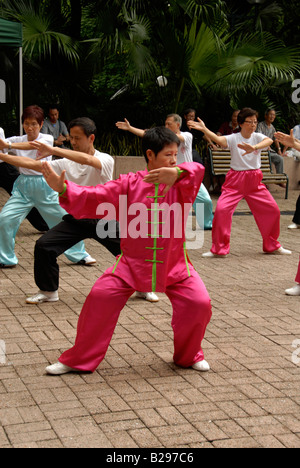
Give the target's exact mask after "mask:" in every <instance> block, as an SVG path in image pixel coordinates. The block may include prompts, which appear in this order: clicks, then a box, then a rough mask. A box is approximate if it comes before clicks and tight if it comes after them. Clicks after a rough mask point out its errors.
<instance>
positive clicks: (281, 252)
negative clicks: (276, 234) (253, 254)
mask: <svg viewBox="0 0 300 468" xmlns="http://www.w3.org/2000/svg"><path fill="white" fill-rule="evenodd" d="M270 253H271V254H273V255H292V252H291V251H290V250H287V249H284V248H283V247H279V249H277V250H274V252H270Z"/></svg>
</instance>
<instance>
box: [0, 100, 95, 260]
mask: <svg viewBox="0 0 300 468" xmlns="http://www.w3.org/2000/svg"><path fill="white" fill-rule="evenodd" d="M43 121H44V112H43V110H42V109H41V108H40V107H38V106H30V107H27V108H26V109H25V110H24V113H23V116H22V122H23V127H24V130H25V133H26V135H24V136H21V137H12V138H8V139H7V140H5V141H3V140H0V149H1V150H8V151H13V152H14V153H16V154H17V155H18V156H26V157H29V158H32V159H35V158H36V153H37V152H36V150H32V149H31V147H30V144H29V143H28V142H30V141H35V140H38V141H44V142H45V143H48V144H50V145H51V146H53V137H52V136H50V135H44V134H41V133H40V130H41V128H42V125H43ZM50 159H51V157H50ZM33 207H35V208H37V209H38V211H39V212H40V214H41V216H42V217H43V218H44V220H45V221H46V223H47V224H48V226H49V228H50V229H51V228H52V227H54V226H56V225H57V224H58V223H59V222H61V220H62V218H63V216H65V215H66V214H67V213H66V211H65V210H64V209H63V208H61V206H60V205H59V202H58V196H57V193H56V192H54V191H53V190H52V189H51V188H50V187H49V186H48V184H47V183H46V181H45V179H44V178H43V176H42V175H41V174H40V173H38V172H35V171H33V170H31V169H25V168H20V176H19V177H18V179H17V180H16V182H15V184H14V187H13V192H12V196H11V197H10V199H9V200H8V202H7V203H6V204H5V206H4V207H3V209H2V211H1V213H0V268H9V267H13V266H15V265H17V264H18V259H17V257H16V254H15V237H16V234H17V232H18V229H19V227H20V225H21V223H22V222H23V221H24V219H25V218H26V216H27V214H28V213H29V212H30V211H31V209H32V208H33ZM65 255H66V257H67V258H68V259H69V260H70V261H71V262H73V263H78V262H82V261H84V260H85V259H86V258H90V257H89V254H88V253H87V252H86V251H85V246H84V242H80V243H78V244H76V245H75V246H74V247H72V248H71V249H69V250H67V251H66V252H65Z"/></svg>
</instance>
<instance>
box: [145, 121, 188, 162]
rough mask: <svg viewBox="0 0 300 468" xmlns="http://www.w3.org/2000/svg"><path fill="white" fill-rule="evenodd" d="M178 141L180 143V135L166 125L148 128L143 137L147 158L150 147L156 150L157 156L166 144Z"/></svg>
mask: <svg viewBox="0 0 300 468" xmlns="http://www.w3.org/2000/svg"><path fill="white" fill-rule="evenodd" d="M171 143H176V144H177V146H179V145H180V140H179V138H178V136H177V135H176V134H175V133H174V132H172V130H170V129H169V128H166V127H154V128H150V129H149V130H146V132H145V135H144V136H143V139H142V147H143V153H144V156H145V159H146V161H147V163H148V162H149V161H148V157H147V151H148V150H149V149H150V150H152V151H153V152H154V154H155V156H157V155H158V153H160V151H162V150H163V149H164V147H165V146H166V145H169V144H171Z"/></svg>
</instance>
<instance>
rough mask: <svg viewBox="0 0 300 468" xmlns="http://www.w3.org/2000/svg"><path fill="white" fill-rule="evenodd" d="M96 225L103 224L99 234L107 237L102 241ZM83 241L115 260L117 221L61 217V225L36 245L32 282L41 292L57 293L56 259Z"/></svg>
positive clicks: (117, 240) (116, 252)
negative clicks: (95, 244)
mask: <svg viewBox="0 0 300 468" xmlns="http://www.w3.org/2000/svg"><path fill="white" fill-rule="evenodd" d="M98 223H101V224H102V227H103V229H102V230H105V232H106V233H107V237H106V238H105V239H103V238H99V237H98V235H97V225H98ZM98 232H99V231H98ZM84 239H95V240H96V241H97V242H99V243H100V244H101V245H103V246H104V247H106V248H107V250H109V252H111V253H112V255H114V256H115V257H116V256H117V255H119V254H120V253H121V248H120V235H119V224H118V223H117V222H116V221H109V222H104V221H101V220H99V219H84V220H77V219H75V218H73V216H71V215H67V216H64V218H63V221H62V222H61V223H59V224H58V225H57V226H55V227H54V228H52V229H50V230H49V231H48V232H46V234H44V235H43V236H42V237H41V238H40V239H39V240H38V241H37V242H36V245H35V250H34V278H35V282H36V284H37V286H38V287H39V289H40V290H41V291H49V292H53V291H57V290H58V288H59V265H58V263H57V257H59V255H61V254H63V253H64V252H65V251H66V250H67V249H69V248H71V247H73V246H74V245H75V244H77V242H80V241H82V240H84Z"/></svg>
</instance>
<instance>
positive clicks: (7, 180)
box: [0, 163, 49, 232]
mask: <svg viewBox="0 0 300 468" xmlns="http://www.w3.org/2000/svg"><path fill="white" fill-rule="evenodd" d="M19 175H20V173H19V171H18V170H17V169H16V168H15V167H14V166H11V165H10V164H7V163H0V187H2V188H3V189H4V190H5V191H6V192H7V193H8V194H9V195H11V193H12V190H13V186H14V183H15V181H16V180H17V178H18V177H19ZM27 220H28V221H29V222H30V224H31V225H32V226H33V227H34V228H35V229H37V230H38V231H41V232H43V231H48V230H49V227H48V225H47V223H46V221H44V219H43V218H42V216H41V215H40V213H39V212H38V210H37V209H36V208H33V209H32V210H31V211H30V213H28V216H27Z"/></svg>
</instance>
